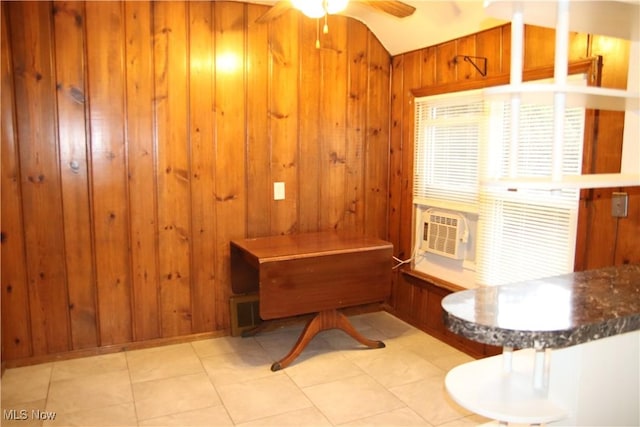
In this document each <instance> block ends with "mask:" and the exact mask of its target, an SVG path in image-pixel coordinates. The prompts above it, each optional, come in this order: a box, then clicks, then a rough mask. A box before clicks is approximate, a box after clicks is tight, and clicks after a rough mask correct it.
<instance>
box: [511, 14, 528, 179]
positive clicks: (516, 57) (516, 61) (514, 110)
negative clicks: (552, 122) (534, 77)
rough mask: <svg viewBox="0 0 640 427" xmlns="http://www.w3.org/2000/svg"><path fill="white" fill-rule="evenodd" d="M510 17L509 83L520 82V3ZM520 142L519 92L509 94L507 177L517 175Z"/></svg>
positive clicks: (522, 30) (521, 35) (522, 22)
mask: <svg viewBox="0 0 640 427" xmlns="http://www.w3.org/2000/svg"><path fill="white" fill-rule="evenodd" d="M513 7H514V11H513V16H512V19H511V70H510V80H511V81H510V84H512V85H520V84H522V68H523V67H522V62H523V59H524V16H523V11H522V5H520V4H514V6H513ZM519 143H520V94H518V93H514V94H512V95H511V141H510V145H509V178H511V179H513V178H516V177H517V176H518V146H519Z"/></svg>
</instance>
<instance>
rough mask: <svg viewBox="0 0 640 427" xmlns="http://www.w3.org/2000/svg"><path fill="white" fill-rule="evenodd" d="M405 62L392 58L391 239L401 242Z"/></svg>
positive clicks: (398, 58)
mask: <svg viewBox="0 0 640 427" xmlns="http://www.w3.org/2000/svg"><path fill="white" fill-rule="evenodd" d="M403 63H404V59H403V56H402V55H398V56H394V57H393V58H392V60H391V75H392V77H391V94H390V95H391V96H390V100H389V102H390V104H389V105H390V127H389V144H390V146H389V239H390V240H391V241H392V242H399V241H400V238H401V233H400V224H401V218H400V214H401V213H402V172H403V171H402V166H403V155H404V150H405V149H406V147H405V144H406V141H403V139H402V131H403V114H402V113H403V109H402V107H403V102H404V97H403V96H402V95H403V79H402V72H403V68H404V66H403ZM399 251H400V247H399V245H395V246H394V248H393V254H394V256H397V255H398V254H399Z"/></svg>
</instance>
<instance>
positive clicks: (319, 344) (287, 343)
mask: <svg viewBox="0 0 640 427" xmlns="http://www.w3.org/2000/svg"><path fill="white" fill-rule="evenodd" d="M300 333H301V331H300V330H298V329H296V328H285V329H282V330H279V331H277V332H267V333H264V334H260V335H257V336H256V337H255V339H256V341H258V342H259V343H260V345H261V346H262V347H263V348H264V349H265V350H266V352H267V354H269V356H270V357H271V358H272V359H273V361H274V362H275V361H277V360H280V359H282V358H283V357H285V356H286V355H287V354H288V353H289V351H291V349H292V348H293V346H294V345H295V344H296V342H297V341H298V338H299V337H300ZM332 350H333V348H332V347H331V346H330V345H329V344H328V343H327V341H326V340H325V339H324V338H323V332H321V333H319V334H318V335H316V336H315V337H314V338H313V339H312V340H311V341H310V342H309V344H308V345H307V346H306V347H305V349H304V351H303V353H305V352H316V351H324V352H330V351H332Z"/></svg>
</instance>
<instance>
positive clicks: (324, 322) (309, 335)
mask: <svg viewBox="0 0 640 427" xmlns="http://www.w3.org/2000/svg"><path fill="white" fill-rule="evenodd" d="M327 329H341V330H343V331H344V332H346V333H347V334H349V335H350V336H351V337H352V338H354V339H355V340H356V341H358V342H359V343H361V344H363V345H365V346H367V347H369V348H383V347H384V346H385V345H384V343H383V342H382V341H374V340H370V339H367V338H365V337H364V336H362V334H360V333H359V332H358V331H356V329H355V328H354V327H353V325H352V324H351V322H349V319H347V317H346V316H345V315H344V314H342V313H340V312H338V310H325V311H321V312H320V313H318V314H316V316H315V317H314V318H313V319H311V320H310V321H309V322H308V323H307V325H306V326H305V328H304V330H303V331H302V333H301V334H300V337H299V338H298V341H297V342H296V344H295V345H294V346H293V348H292V349H291V351H290V352H289V354H287V355H286V356H285V357H283V358H282V359H281V360H279V361H277V362H275V363H274V364H273V365H271V370H272V371H279V370H280V369H284V368H286V367H287V366H289V365H290V364H291V362H293V361H294V360H295V359H296V358H297V357H298V356H299V355H300V353H302V350H304V348H305V347H306V346H307V344H309V342H310V341H311V340H312V339H313V337H314V336H316V335H317V334H318V332H321V331H324V330H327Z"/></svg>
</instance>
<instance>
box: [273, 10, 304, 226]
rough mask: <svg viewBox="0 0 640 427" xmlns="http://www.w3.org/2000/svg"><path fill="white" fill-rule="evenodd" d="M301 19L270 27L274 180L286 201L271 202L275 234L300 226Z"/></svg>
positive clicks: (283, 20)
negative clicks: (283, 189) (299, 97)
mask: <svg viewBox="0 0 640 427" xmlns="http://www.w3.org/2000/svg"><path fill="white" fill-rule="evenodd" d="M299 17H300V14H298V13H292V12H289V13H285V14H284V15H282V16H281V17H279V18H278V21H277V24H276V23H272V25H270V26H269V49H270V52H269V54H270V56H269V59H270V67H271V75H270V76H269V79H270V89H269V118H270V120H269V129H270V134H271V179H273V182H284V183H285V199H284V200H273V198H272V201H271V203H272V208H271V234H272V235H277V234H288V233H292V232H295V231H296V230H297V227H298V208H297V199H298V194H299V189H298V185H299V184H298V159H299V156H300V155H301V154H300V153H299V152H298V96H299V95H298V91H299V84H298V76H299V69H298V67H297V63H298V61H297V59H298V57H299V53H298V52H299V46H298V43H299V38H298V37H295V36H294V37H292V34H293V35H297V34H298V30H299V22H298V19H299ZM301 172H302V171H301ZM271 185H273V183H272V184H271ZM271 194H273V193H272V192H271Z"/></svg>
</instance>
